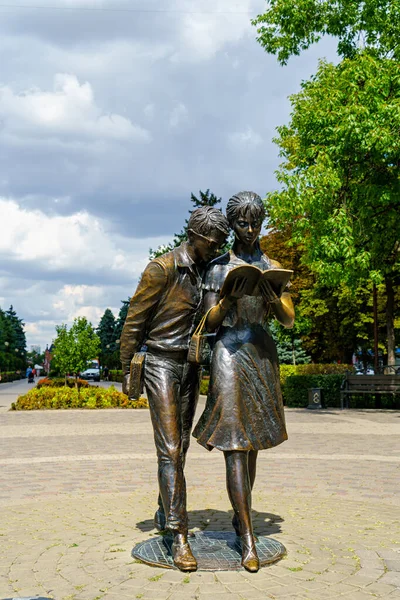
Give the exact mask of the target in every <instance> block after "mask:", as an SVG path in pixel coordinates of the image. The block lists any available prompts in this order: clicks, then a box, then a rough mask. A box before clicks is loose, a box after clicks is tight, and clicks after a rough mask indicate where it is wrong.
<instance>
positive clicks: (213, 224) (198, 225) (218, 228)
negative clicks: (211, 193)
mask: <svg viewBox="0 0 400 600" xmlns="http://www.w3.org/2000/svg"><path fill="white" fill-rule="evenodd" d="M187 228H188V229H189V230H192V231H193V232H194V233H199V234H200V235H204V236H205V237H213V235H214V236H215V234H216V233H217V232H218V233H221V234H222V235H224V236H225V237H228V235H229V231H230V230H229V223H228V219H227V218H226V217H225V215H224V214H223V213H222V212H221V211H220V210H219V209H218V208H214V207H212V206H202V207H200V208H196V210H194V211H193V212H192V214H191V215H190V219H189V222H188V224H187Z"/></svg>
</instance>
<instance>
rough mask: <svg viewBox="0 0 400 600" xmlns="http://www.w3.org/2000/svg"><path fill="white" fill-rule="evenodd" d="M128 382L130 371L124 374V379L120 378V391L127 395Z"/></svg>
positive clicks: (129, 381) (129, 380)
mask: <svg viewBox="0 0 400 600" xmlns="http://www.w3.org/2000/svg"><path fill="white" fill-rule="evenodd" d="M130 383H131V376H130V373H127V374H126V375H124V379H123V380H122V393H123V394H126V395H127V396H129V388H130Z"/></svg>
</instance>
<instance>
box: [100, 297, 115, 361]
mask: <svg viewBox="0 0 400 600" xmlns="http://www.w3.org/2000/svg"><path fill="white" fill-rule="evenodd" d="M115 326H116V320H115V317H114V315H113V312H112V310H111V309H110V308H106V310H105V311H104V314H103V316H102V317H101V319H100V322H99V325H98V327H97V330H96V332H97V335H98V336H99V339H100V362H101V364H102V365H103V366H104V365H106V364H107V363H108V362H110V360H109V359H111V356H112V354H113V353H114V352H115V350H116V343H115V342H116V338H115ZM107 366H109V365H108V364H107Z"/></svg>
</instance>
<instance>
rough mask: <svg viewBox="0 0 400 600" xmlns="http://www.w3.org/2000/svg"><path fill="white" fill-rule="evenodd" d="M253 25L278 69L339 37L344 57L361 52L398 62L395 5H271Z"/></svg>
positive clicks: (340, 0) (299, 1)
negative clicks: (322, 41) (326, 38)
mask: <svg viewBox="0 0 400 600" xmlns="http://www.w3.org/2000/svg"><path fill="white" fill-rule="evenodd" d="M252 23H253V25H255V26H256V27H257V33H258V37H257V40H258V41H259V42H260V44H261V45H262V46H263V48H264V49H265V50H266V51H267V52H268V53H269V54H275V55H277V56H278V60H279V62H280V63H281V64H286V63H287V61H288V60H289V58H290V57H291V56H293V55H299V54H300V53H301V51H302V50H305V49H307V48H309V47H310V46H311V45H312V44H314V43H316V42H318V41H319V40H320V39H321V37H322V36H324V35H331V36H334V37H336V38H338V48H337V50H338V54H339V55H340V56H343V57H345V58H352V57H354V56H355V55H356V54H357V53H358V52H359V51H360V50H368V52H369V53H370V54H371V55H374V56H377V57H381V58H387V57H390V56H393V57H395V58H397V59H398V58H399V57H400V44H399V40H400V2H399V0H269V1H267V10H266V11H265V12H264V13H263V14H261V15H258V16H257V17H256V19H254V20H253V21H252Z"/></svg>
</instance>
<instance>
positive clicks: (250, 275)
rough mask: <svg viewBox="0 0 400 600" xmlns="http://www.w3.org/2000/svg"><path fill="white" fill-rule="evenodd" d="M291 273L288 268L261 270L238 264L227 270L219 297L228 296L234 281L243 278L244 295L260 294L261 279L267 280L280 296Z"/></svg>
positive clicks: (252, 266)
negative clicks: (244, 283) (244, 285)
mask: <svg viewBox="0 0 400 600" xmlns="http://www.w3.org/2000/svg"><path fill="white" fill-rule="evenodd" d="M292 275H293V271H291V270H290V269H268V270H267V271H261V269H259V268H258V267H255V266H254V265H239V266H238V267H234V268H233V269H232V270H231V271H229V273H228V275H227V276H226V279H225V281H224V284H223V286H222V289H221V292H220V296H221V298H223V297H224V296H228V295H229V293H230V291H231V290H232V288H233V284H234V283H235V281H237V280H238V279H243V278H244V279H245V280H246V288H245V295H247V296H259V295H261V292H260V291H259V283H260V282H261V281H262V280H266V281H269V283H270V284H271V286H272V289H273V290H274V292H275V294H276V295H277V296H278V298H280V297H281V296H282V293H283V291H284V289H285V287H286V286H287V284H288V283H289V280H290V278H291V276H292Z"/></svg>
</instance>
